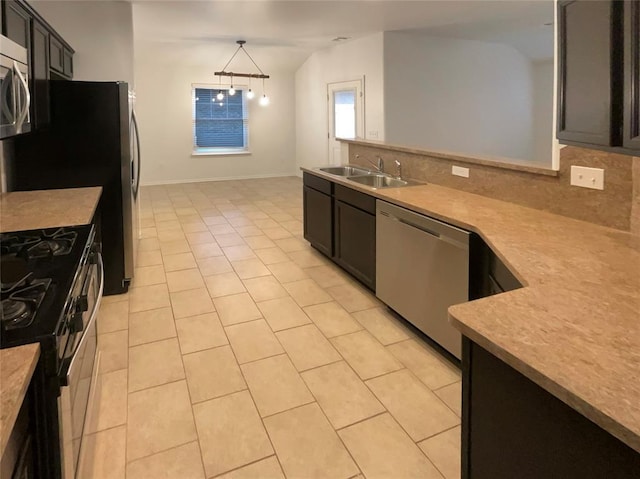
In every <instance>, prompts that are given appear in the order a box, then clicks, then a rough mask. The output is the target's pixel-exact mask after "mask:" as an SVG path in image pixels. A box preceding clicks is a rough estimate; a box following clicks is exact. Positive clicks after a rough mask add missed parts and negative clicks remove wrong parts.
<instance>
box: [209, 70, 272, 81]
mask: <svg viewBox="0 0 640 479" xmlns="http://www.w3.org/2000/svg"><path fill="white" fill-rule="evenodd" d="M214 75H217V76H220V77H242V78H263V79H264V78H269V75H264V74H261V73H235V72H225V71H221V72H215V73H214Z"/></svg>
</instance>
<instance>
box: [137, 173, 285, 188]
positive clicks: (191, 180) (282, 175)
mask: <svg viewBox="0 0 640 479" xmlns="http://www.w3.org/2000/svg"><path fill="white" fill-rule="evenodd" d="M288 176H292V177H297V176H298V175H297V174H296V172H291V173H274V174H263V175H246V176H225V177H216V178H187V179H183V180H161V181H142V182H141V183H140V185H141V186H162V185H176V184H179V183H207V182H210V181H230V180H259V179H260V178H286V177H288Z"/></svg>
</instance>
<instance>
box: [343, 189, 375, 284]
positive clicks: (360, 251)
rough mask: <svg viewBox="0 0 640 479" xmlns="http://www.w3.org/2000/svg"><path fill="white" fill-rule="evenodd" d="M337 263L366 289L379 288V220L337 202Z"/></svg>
mask: <svg viewBox="0 0 640 479" xmlns="http://www.w3.org/2000/svg"><path fill="white" fill-rule="evenodd" d="M334 210H335V220H334V238H335V240H334V243H335V252H334V260H335V261H336V263H338V264H339V265H340V266H342V267H343V268H344V269H346V270H347V271H348V272H349V273H351V274H352V275H354V276H355V277H356V278H358V279H359V280H360V281H362V282H363V283H364V284H365V286H367V287H369V288H370V289H372V290H374V291H375V287H376V217H375V215H372V214H370V213H365V212H364V211H362V210H359V209H358V208H354V207H353V206H350V205H348V204H346V203H343V202H342V201H337V200H336V201H335V206H334Z"/></svg>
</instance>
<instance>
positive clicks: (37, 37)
mask: <svg viewBox="0 0 640 479" xmlns="http://www.w3.org/2000/svg"><path fill="white" fill-rule="evenodd" d="M31 69H32V71H33V74H32V77H31V78H32V80H33V88H32V91H31V100H32V101H31V104H32V105H33V110H32V111H33V118H34V124H35V127H36V128H43V127H46V126H48V125H49V32H48V30H47V29H46V28H45V26H44V25H42V24H41V23H40V22H38V21H37V20H34V21H33V40H32V49H31Z"/></svg>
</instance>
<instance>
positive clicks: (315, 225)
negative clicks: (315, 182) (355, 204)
mask: <svg viewBox="0 0 640 479" xmlns="http://www.w3.org/2000/svg"><path fill="white" fill-rule="evenodd" d="M331 202H332V199H331V196H329V195H325V194H324V193H320V192H319V191H316V190H314V189H313V188H309V187H308V186H305V187H304V193H303V203H304V238H305V239H306V240H307V241H309V243H311V244H312V245H313V246H315V247H316V248H317V249H318V250H320V251H321V252H323V253H324V254H326V255H327V256H329V257H331V256H332V254H333V208H332V204H331Z"/></svg>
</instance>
